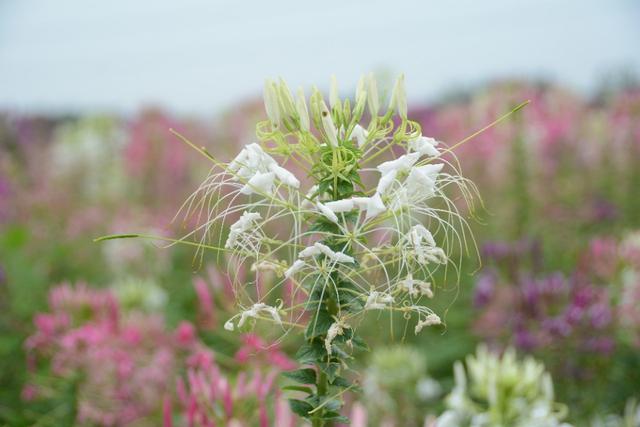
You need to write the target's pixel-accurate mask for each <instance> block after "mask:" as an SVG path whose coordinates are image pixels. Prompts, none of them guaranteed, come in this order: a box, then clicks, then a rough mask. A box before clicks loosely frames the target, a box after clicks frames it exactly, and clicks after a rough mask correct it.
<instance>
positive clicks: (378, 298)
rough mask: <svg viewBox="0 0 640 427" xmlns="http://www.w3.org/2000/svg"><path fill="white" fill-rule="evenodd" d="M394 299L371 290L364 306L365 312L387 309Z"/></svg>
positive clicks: (383, 293)
mask: <svg viewBox="0 0 640 427" xmlns="http://www.w3.org/2000/svg"><path fill="white" fill-rule="evenodd" d="M393 302H394V299H393V297H392V296H391V295H389V294H387V293H385V292H378V291H374V290H372V291H371V292H370V293H369V296H368V297H367V302H366V303H365V304H364V309H365V310H384V309H386V308H388V307H389V304H393Z"/></svg>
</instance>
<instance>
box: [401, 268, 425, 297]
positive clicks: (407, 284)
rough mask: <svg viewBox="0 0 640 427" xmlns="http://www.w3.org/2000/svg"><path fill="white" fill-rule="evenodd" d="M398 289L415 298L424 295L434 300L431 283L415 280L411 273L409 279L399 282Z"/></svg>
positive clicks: (408, 275)
mask: <svg viewBox="0 0 640 427" xmlns="http://www.w3.org/2000/svg"><path fill="white" fill-rule="evenodd" d="M398 287H399V288H400V289H401V290H403V291H405V292H407V293H408V294H409V295H411V296H412V297H414V298H417V297H419V296H421V295H424V296H426V297H427V298H433V291H432V290H431V283H429V282H425V281H424V280H417V279H414V278H413V276H412V275H411V273H409V274H407V277H406V278H405V279H404V280H401V281H400V282H398Z"/></svg>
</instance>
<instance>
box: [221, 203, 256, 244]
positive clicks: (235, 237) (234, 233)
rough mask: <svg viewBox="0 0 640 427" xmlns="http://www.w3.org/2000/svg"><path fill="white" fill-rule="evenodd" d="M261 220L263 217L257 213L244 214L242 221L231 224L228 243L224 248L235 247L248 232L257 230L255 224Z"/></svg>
mask: <svg viewBox="0 0 640 427" xmlns="http://www.w3.org/2000/svg"><path fill="white" fill-rule="evenodd" d="M261 219H262V216H261V215H260V214H259V213H257V212H244V213H243V214H242V216H241V217H240V219H238V220H237V221H236V222H235V223H233V224H231V229H230V230H229V237H227V242H226V243H225V245H224V247H225V248H233V247H235V246H236V245H237V244H238V243H239V241H240V240H241V238H242V236H243V235H245V234H246V233H247V231H253V230H254V229H255V226H254V224H255V223H256V222H257V221H260V220H261ZM250 234H251V233H250Z"/></svg>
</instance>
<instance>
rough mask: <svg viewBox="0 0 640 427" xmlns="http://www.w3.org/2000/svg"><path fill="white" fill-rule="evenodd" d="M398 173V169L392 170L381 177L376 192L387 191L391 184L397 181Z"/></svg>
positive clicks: (382, 192)
mask: <svg viewBox="0 0 640 427" xmlns="http://www.w3.org/2000/svg"><path fill="white" fill-rule="evenodd" d="M397 175H398V171H396V170H392V171H389V172H388V173H385V174H383V175H382V176H381V177H380V181H378V186H377V188H376V193H378V194H384V193H385V191H387V189H388V188H389V186H390V185H391V184H392V183H393V181H395V179H396V176H397Z"/></svg>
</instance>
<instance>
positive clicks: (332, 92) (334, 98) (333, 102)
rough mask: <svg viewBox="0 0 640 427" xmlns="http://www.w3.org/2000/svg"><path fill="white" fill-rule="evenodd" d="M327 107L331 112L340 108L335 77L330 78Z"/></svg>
mask: <svg viewBox="0 0 640 427" xmlns="http://www.w3.org/2000/svg"><path fill="white" fill-rule="evenodd" d="M329 105H330V106H331V110H334V109H339V108H340V95H339V94H338V80H336V76H335V75H332V76H331V86H330V89H329Z"/></svg>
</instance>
